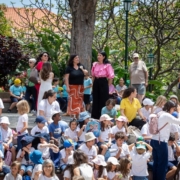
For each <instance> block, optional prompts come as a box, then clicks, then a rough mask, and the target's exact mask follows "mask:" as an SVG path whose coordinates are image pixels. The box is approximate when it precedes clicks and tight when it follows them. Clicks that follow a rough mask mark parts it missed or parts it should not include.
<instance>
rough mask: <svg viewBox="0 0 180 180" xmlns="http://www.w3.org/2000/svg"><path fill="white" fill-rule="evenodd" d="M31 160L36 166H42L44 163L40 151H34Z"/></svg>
mask: <svg viewBox="0 0 180 180" xmlns="http://www.w3.org/2000/svg"><path fill="white" fill-rule="evenodd" d="M29 158H30V160H31V161H32V162H33V163H34V164H42V163H43V162H44V160H43V159H42V152H41V151H39V150H34V151H33V152H32V153H30V155H29Z"/></svg>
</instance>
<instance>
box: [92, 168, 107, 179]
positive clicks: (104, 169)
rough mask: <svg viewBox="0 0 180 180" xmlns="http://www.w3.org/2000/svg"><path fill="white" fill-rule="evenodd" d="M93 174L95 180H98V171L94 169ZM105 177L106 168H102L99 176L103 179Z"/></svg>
mask: <svg viewBox="0 0 180 180" xmlns="http://www.w3.org/2000/svg"><path fill="white" fill-rule="evenodd" d="M93 173H94V178H95V180H97V179H98V178H99V177H98V173H99V171H98V170H96V169H94V171H93ZM107 175H108V174H107V170H106V168H105V167H104V168H103V172H102V174H101V178H103V177H105V176H107Z"/></svg>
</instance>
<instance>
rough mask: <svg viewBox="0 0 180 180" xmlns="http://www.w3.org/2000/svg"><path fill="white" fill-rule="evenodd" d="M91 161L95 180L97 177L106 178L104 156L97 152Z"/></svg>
mask: <svg viewBox="0 0 180 180" xmlns="http://www.w3.org/2000/svg"><path fill="white" fill-rule="evenodd" d="M92 162H93V163H94V168H93V172H94V178H95V180H97V179H98V178H104V179H107V170H106V167H105V166H106V165H107V163H106V162H105V159H104V156H102V155H100V154H98V155H97V156H96V158H95V159H93V160H92Z"/></svg>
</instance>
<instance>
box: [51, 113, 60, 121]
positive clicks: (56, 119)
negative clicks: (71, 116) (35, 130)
mask: <svg viewBox="0 0 180 180" xmlns="http://www.w3.org/2000/svg"><path fill="white" fill-rule="evenodd" d="M52 120H53V121H54V122H58V121H60V120H61V115H60V112H59V111H53V112H52Z"/></svg>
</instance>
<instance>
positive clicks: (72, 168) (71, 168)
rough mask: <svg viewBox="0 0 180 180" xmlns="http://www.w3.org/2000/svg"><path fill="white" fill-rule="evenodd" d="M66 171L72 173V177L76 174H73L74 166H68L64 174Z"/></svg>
mask: <svg viewBox="0 0 180 180" xmlns="http://www.w3.org/2000/svg"><path fill="white" fill-rule="evenodd" d="M66 170H69V172H70V174H71V177H73V176H74V173H73V170H74V165H73V164H68V165H67V166H66V168H65V169H64V170H63V174H64V172H65V171H66Z"/></svg>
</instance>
